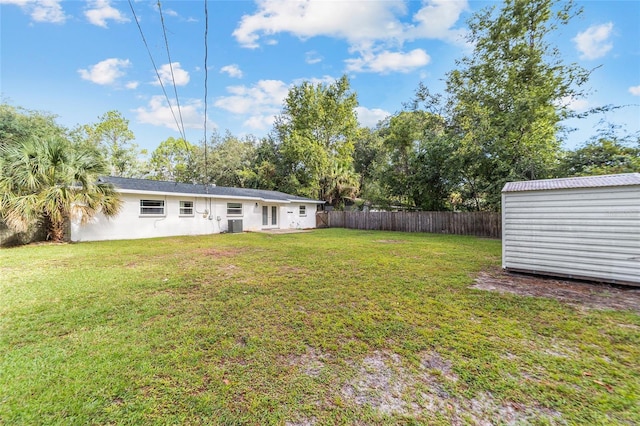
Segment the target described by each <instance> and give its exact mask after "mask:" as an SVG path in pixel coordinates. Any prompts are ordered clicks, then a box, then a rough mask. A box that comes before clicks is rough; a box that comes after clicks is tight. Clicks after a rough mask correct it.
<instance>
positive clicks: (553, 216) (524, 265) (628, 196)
mask: <svg viewBox="0 0 640 426" xmlns="http://www.w3.org/2000/svg"><path fill="white" fill-rule="evenodd" d="M502 267H503V268H504V269H506V270H510V271H515V272H529V273H535V274H543V275H554V276H560V277H569V278H579V279H588V280H593V281H601V282H609V283H615V284H630V285H634V286H640V173H625V174H616V175H605V176H586V177H574V178H563V179H547V180H533V181H524V182H510V183H507V184H506V185H505V186H504V188H503V190H502Z"/></svg>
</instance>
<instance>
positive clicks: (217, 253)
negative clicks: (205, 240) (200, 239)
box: [200, 248, 245, 258]
mask: <svg viewBox="0 0 640 426" xmlns="http://www.w3.org/2000/svg"><path fill="white" fill-rule="evenodd" d="M244 251H245V250H244V249H239V248H238V249H235V248H228V249H224V250H219V249H214V248H209V249H202V250H200V253H201V254H202V255H203V256H210V257H214V258H220V257H232V256H236V255H238V254H240V253H242V252H244Z"/></svg>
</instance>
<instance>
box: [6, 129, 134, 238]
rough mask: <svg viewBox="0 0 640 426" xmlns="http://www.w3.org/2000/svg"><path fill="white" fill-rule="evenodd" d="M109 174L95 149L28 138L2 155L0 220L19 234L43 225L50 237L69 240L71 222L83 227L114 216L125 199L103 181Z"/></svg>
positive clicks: (63, 141) (55, 138) (64, 142)
mask: <svg viewBox="0 0 640 426" xmlns="http://www.w3.org/2000/svg"><path fill="white" fill-rule="evenodd" d="M107 172H108V168H107V165H106V162H105V161H104V159H103V157H102V156H101V155H100V153H99V152H98V151H96V150H93V149H91V148H86V147H74V146H73V145H71V143H69V141H68V140H66V139H64V138H60V137H52V138H46V139H33V138H32V139H26V140H23V141H20V142H17V143H13V144H10V145H8V146H4V147H2V149H1V151H0V218H1V219H2V220H4V222H5V223H6V224H7V226H9V227H10V228H11V229H13V230H14V231H16V232H23V231H26V229H27V228H28V227H29V225H31V224H33V223H37V222H44V224H45V225H46V227H47V231H48V238H50V239H51V240H53V241H62V240H63V239H64V229H65V224H66V222H67V221H68V220H69V219H75V220H78V221H79V222H80V223H82V224H84V223H87V222H88V221H89V220H91V219H92V218H93V217H94V216H95V215H96V214H98V213H102V214H104V215H105V216H108V217H109V216H114V215H116V214H117V213H118V211H119V210H120V207H121V204H122V202H121V200H120V198H119V197H118V194H117V192H116V191H115V189H114V188H113V186H111V185H109V184H105V183H101V182H99V177H100V175H103V174H105V173H107Z"/></svg>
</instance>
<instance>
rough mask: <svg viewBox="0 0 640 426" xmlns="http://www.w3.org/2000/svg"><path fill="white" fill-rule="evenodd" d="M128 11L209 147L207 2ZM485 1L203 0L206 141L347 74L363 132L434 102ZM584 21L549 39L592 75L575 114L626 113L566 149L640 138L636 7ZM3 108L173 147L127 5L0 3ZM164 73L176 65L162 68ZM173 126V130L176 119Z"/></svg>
mask: <svg viewBox="0 0 640 426" xmlns="http://www.w3.org/2000/svg"><path fill="white" fill-rule="evenodd" d="M131 4H132V5H133V8H134V10H135V13H136V15H137V16H138V19H139V22H140V26H141V27H142V30H143V34H144V37H145V38H146V40H147V43H148V46H149V50H150V52H151V56H152V57H153V60H154V61H155V63H156V65H157V68H158V71H159V74H160V76H161V78H162V80H163V82H164V83H165V88H166V91H167V94H168V96H169V99H170V100H171V102H172V104H173V105H174V112H175V114H176V115H178V112H177V108H175V104H176V101H175V93H174V88H173V85H172V83H171V78H170V76H171V70H173V76H174V79H175V82H176V88H177V93H178V100H179V103H180V105H181V112H182V122H183V123H184V128H185V133H186V136H187V139H188V140H189V141H190V142H192V143H199V142H200V141H201V140H202V138H203V136H204V106H205V102H204V78H205V72H204V66H205V63H204V50H205V49H204V29H205V18H204V1H195V0H194V1H162V2H161V9H162V13H163V18H164V23H165V28H166V34H167V40H168V45H169V54H170V57H171V61H169V57H168V55H167V49H166V45H165V39H164V37H163V31H162V25H161V21H160V13H159V10H158V6H157V1H155V0H154V1H147V0H135V1H132V2H131ZM491 4H497V3H491V2H479V1H465V0H425V1H398V0H388V1H375V0H370V1H365V0H353V1H330V0H322V1H318V0H307V1H293V0H260V1H214V0H209V2H208V12H209V37H208V45H209V49H208V52H209V54H208V62H207V63H208V96H207V109H208V112H207V116H208V121H207V123H208V124H207V132H208V134H211V132H212V131H213V130H214V129H217V130H218V131H219V132H224V131H225V130H227V129H228V130H229V131H231V132H232V133H233V134H235V135H238V136H242V135H245V134H253V135H256V136H258V137H260V136H264V135H266V134H267V133H268V132H269V130H270V129H271V124H272V122H273V117H274V116H275V115H277V114H278V113H279V112H280V111H281V107H282V101H283V99H284V97H285V96H286V94H287V91H288V89H289V88H290V87H291V86H292V85H294V84H299V83H300V82H302V81H304V80H310V81H317V82H320V81H322V82H329V81H333V80H335V79H336V78H339V77H340V76H341V75H343V74H347V75H348V76H349V78H350V81H351V85H352V88H353V89H354V90H355V91H356V92H357V94H358V100H359V103H360V106H359V108H358V110H357V113H358V117H359V120H360V123H361V124H362V125H365V126H374V125H375V123H376V122H377V121H378V120H380V119H382V118H384V117H385V116H387V115H389V114H393V113H394V112H397V111H398V110H400V109H401V108H402V104H403V102H407V101H409V100H410V99H411V97H412V95H413V92H414V91H415V89H416V87H417V86H418V83H419V82H420V81H422V82H423V83H425V84H426V85H427V86H428V87H429V88H430V89H431V90H432V91H434V92H441V91H442V88H443V79H444V77H445V74H446V72H447V71H450V70H451V69H453V67H454V66H455V60H456V59H459V58H461V57H462V56H463V55H464V54H465V53H469V50H468V46H466V45H465V43H464V41H463V38H462V37H463V36H464V34H465V31H466V24H465V22H466V20H467V18H469V16H470V15H471V14H472V13H473V12H475V11H477V10H479V9H481V8H483V7H486V6H487V5H491ZM578 4H579V5H580V6H582V7H583V8H584V13H583V14H582V15H581V16H579V17H577V18H575V19H574V20H573V21H572V22H571V24H570V25H569V26H568V27H564V28H562V29H561V31H560V32H559V33H558V34H556V35H555V37H554V39H553V40H552V42H553V43H555V44H557V46H558V47H559V48H560V50H561V52H562V54H563V56H564V58H565V62H567V63H574V62H575V63H577V64H579V65H580V66H582V67H584V68H587V69H594V71H593V73H592V77H591V79H590V81H589V83H588V88H589V90H590V93H589V95H588V96H587V97H585V98H583V99H567V100H565V101H566V102H567V103H569V104H570V105H571V107H572V108H574V109H575V110H577V111H584V110H586V109H588V108H592V107H597V106H601V105H608V104H613V105H628V106H626V107H624V108H620V109H618V110H616V111H615V112H610V113H608V114H606V115H605V116H599V117H594V118H592V119H589V120H581V121H572V122H570V123H567V124H568V125H570V126H573V127H577V128H578V130H577V131H576V132H573V133H572V134H571V135H570V136H569V138H568V140H567V141H566V143H565V147H567V148H574V147H575V146H577V145H579V144H580V143H582V142H584V141H585V140H586V139H587V138H588V137H589V136H591V135H593V134H594V133H595V132H596V127H595V125H596V124H595V123H596V122H597V121H598V120H599V119H601V118H605V119H606V120H608V121H611V122H613V123H615V124H618V125H622V126H624V127H625V128H626V130H627V131H628V132H636V131H639V130H640V107H639V106H638V104H640V1H637V0H623V1H582V2H578ZM0 23H1V28H0V35H1V45H0V48H1V50H0V60H1V63H0V93H1V95H2V98H3V101H6V102H9V103H11V104H13V105H16V106H21V107H24V108H28V109H35V110H43V111H48V112H51V113H53V114H56V115H58V117H59V118H58V122H59V123H60V124H62V125H64V126H67V127H74V126H75V125H77V124H87V123H95V122H96V121H98V116H100V115H102V114H104V113H105V112H107V111H109V110H118V111H120V112H121V113H122V114H123V115H124V116H125V117H126V118H127V119H129V120H130V128H131V129H132V130H133V132H134V133H135V135H136V140H135V142H136V143H137V144H138V145H139V146H140V147H142V148H146V149H148V150H150V151H151V150H153V149H154V148H155V147H157V145H158V144H159V143H160V142H161V141H163V140H165V139H166V138H168V137H170V136H173V137H179V132H178V131H177V130H176V129H177V127H176V122H175V120H174V118H173V116H172V113H171V110H170V108H169V107H168V103H167V100H166V98H165V96H164V94H163V91H162V88H161V86H160V85H159V84H158V78H157V76H156V73H155V71H154V68H153V65H152V62H151V59H150V58H149V53H148V52H147V50H146V48H145V46H144V44H143V41H142V38H141V35H140V32H139V30H138V26H137V25H136V21H135V19H134V16H133V13H132V11H131V8H130V6H129V2H127V1H109V0H88V1H80V0H76V1H59V0H0ZM170 64H171V65H170ZM178 121H180V119H179V118H178Z"/></svg>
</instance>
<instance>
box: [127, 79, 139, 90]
mask: <svg viewBox="0 0 640 426" xmlns="http://www.w3.org/2000/svg"><path fill="white" fill-rule="evenodd" d="M139 85H140V82H138V81H130V82H128V83H127V84H125V85H124V87H126V88H127V89H137V88H138V86H139Z"/></svg>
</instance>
